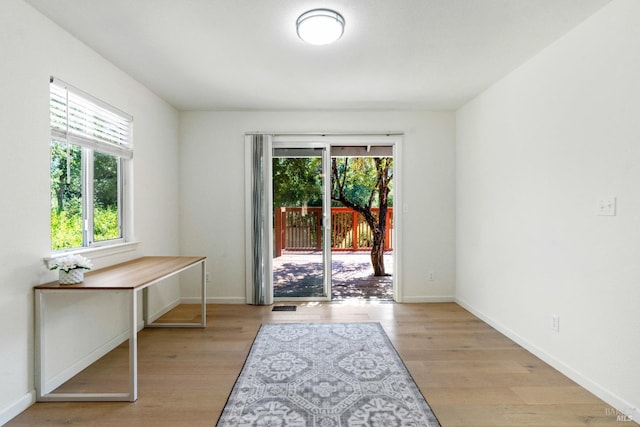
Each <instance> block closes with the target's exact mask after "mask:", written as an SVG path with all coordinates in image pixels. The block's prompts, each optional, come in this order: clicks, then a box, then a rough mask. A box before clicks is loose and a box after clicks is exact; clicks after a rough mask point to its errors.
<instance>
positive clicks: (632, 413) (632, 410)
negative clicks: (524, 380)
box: [455, 298, 640, 421]
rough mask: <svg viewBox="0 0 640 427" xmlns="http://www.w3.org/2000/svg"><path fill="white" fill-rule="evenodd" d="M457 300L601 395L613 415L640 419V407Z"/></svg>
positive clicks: (627, 419)
mask: <svg viewBox="0 0 640 427" xmlns="http://www.w3.org/2000/svg"><path fill="white" fill-rule="evenodd" d="M455 302H456V303H457V304H459V305H460V306H461V307H463V308H464V309H465V310H467V311H469V312H470V313H471V314H473V315H474V316H476V317H478V318H479V319H481V320H482V321H483V322H485V323H487V324H488V325H490V326H491V327H493V328H494V329H496V330H497V331H498V332H500V333H501V334H503V335H504V336H506V337H507V338H509V339H510V340H512V341H514V342H515V343H516V344H518V345H520V346H521V347H523V348H524V349H525V350H527V351H529V352H530V353H532V354H534V355H535V356H536V357H538V358H540V359H542V360H543V361H544V362H545V363H547V364H549V365H550V366H552V367H553V368H554V369H556V370H558V371H560V372H561V373H562V374H564V375H565V376H567V377H568V378H570V379H571V380H573V381H575V382H576V383H578V384H579V385H580V386H582V387H584V388H585V389H587V390H588V391H589V392H591V393H593V394H594V395H596V396H597V397H599V398H600V399H602V400H604V401H605V402H606V403H608V404H609V405H611V407H612V408H613V409H615V411H614V413H613V414H612V416H614V417H616V418H618V417H620V418H624V417H626V419H624V420H623V421H631V420H632V419H633V420H636V421H637V420H640V408H636V407H634V406H633V405H632V404H631V403H629V402H627V401H626V400H624V399H622V398H620V397H619V396H617V395H616V394H615V393H612V392H611V391H609V390H607V389H606V388H604V387H602V386H601V385H600V384H598V383H596V382H594V381H593V380H591V379H590V378H588V377H585V376H584V375H582V374H581V373H580V372H578V371H576V370H574V369H573V368H571V367H570V366H568V365H567V364H565V363H563V362H562V361H561V360H559V359H557V358H555V357H554V356H552V355H550V354H549V353H547V352H546V351H544V350H543V349H541V348H540V347H538V346H536V345H535V344H533V343H531V342H530V341H528V340H527V339H525V338H523V337H521V336H520V335H518V334H517V333H515V332H514V331H512V330H511V329H509V328H507V327H506V326H504V325H503V324H501V323H499V322H497V321H496V320H495V319H493V318H491V317H489V316H487V315H485V314H484V313H483V312H481V311H479V310H476V309H475V308H474V307H473V306H471V305H470V304H467V303H466V302H465V301H463V300H461V299H459V298H456V299H455Z"/></svg>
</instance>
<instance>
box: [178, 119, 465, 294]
mask: <svg viewBox="0 0 640 427" xmlns="http://www.w3.org/2000/svg"><path fill="white" fill-rule="evenodd" d="M248 131H277V132H305V131H306V132H319V131H324V132H354V131H361V132H383V131H402V132H404V134H405V137H404V142H403V148H402V151H403V152H402V156H403V158H402V162H403V163H402V170H401V171H400V174H401V177H402V178H401V179H402V191H403V201H404V203H405V204H407V205H408V207H409V210H408V212H406V213H402V209H401V208H400V209H399V208H397V207H396V215H402V220H403V227H404V229H403V235H402V236H401V246H402V248H401V250H402V252H401V253H402V261H401V262H402V272H401V276H402V283H400V286H402V295H403V300H404V301H407V302H410V301H414V302H416V301H442V300H451V299H452V298H453V292H454V282H455V277H454V269H455V263H454V250H455V249H454V227H455V225H454V217H455V210H454V209H455V207H454V199H455V197H454V121H453V114H452V113H426V112H411V113H409V112H407V113H405V112H183V113H181V114H180V143H181V158H180V162H181V167H180V171H181V175H180V185H181V188H180V196H181V203H180V205H181V213H180V219H181V234H180V242H181V252H182V253H183V254H204V255H206V256H207V257H208V260H207V262H208V270H209V271H211V273H212V275H211V276H212V283H210V284H209V286H208V289H207V296H208V297H209V300H210V301H215V302H235V303H242V302H244V301H245V276H244V275H245V251H244V224H245V223H244V221H245V219H244V215H245V212H244V197H245V196H244V188H245V187H244V185H245V184H244V180H245V170H244V134H245V132H248ZM429 271H434V272H435V280H434V281H432V282H430V281H427V277H428V272H429ZM195 295H197V293H196V290H195V289H183V297H185V298H189V297H193V296H195Z"/></svg>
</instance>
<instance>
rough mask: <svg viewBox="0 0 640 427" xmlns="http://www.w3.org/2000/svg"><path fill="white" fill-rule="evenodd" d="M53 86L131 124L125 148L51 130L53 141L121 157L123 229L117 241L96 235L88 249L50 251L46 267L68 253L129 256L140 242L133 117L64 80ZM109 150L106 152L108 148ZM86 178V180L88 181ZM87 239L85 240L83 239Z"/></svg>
mask: <svg viewBox="0 0 640 427" xmlns="http://www.w3.org/2000/svg"><path fill="white" fill-rule="evenodd" d="M50 84H55V85H57V86H59V87H64V88H65V89H66V90H67V91H69V92H73V93H74V94H76V95H79V96H81V97H83V98H85V99H86V100H88V101H90V102H92V103H94V104H96V105H98V106H99V107H101V108H103V109H105V110H109V111H110V112H112V113H114V114H117V115H119V116H121V117H122V118H124V119H126V120H128V121H129V122H130V123H129V125H130V127H129V135H128V140H127V141H126V143H125V145H118V144H114V143H109V142H106V141H102V142H99V143H98V142H96V141H93V140H91V139H88V138H83V137H82V136H81V135H77V134H74V133H73V132H62V131H60V130H58V129H54V128H51V130H50V139H60V140H66V141H67V143H69V144H74V145H77V146H80V147H81V148H82V149H83V150H84V149H85V148H86V149H90V150H93V151H99V152H103V153H106V154H109V155H113V156H116V157H119V160H120V162H121V167H120V168H119V169H120V172H119V173H120V177H119V180H120V181H121V182H120V186H119V191H121V192H122V194H121V195H120V197H119V200H120V203H121V204H122V208H121V209H120V212H119V214H120V215H121V218H120V227H121V237H120V238H117V239H109V240H104V241H99V242H94V241H93V236H91V238H90V239H88V240H90V242H88V243H87V244H88V245H89V246H82V247H77V248H69V249H62V250H59V251H53V250H52V251H51V256H50V257H46V258H44V260H45V264H46V263H47V262H48V261H49V260H51V259H54V258H57V257H60V256H64V255H69V254H81V255H90V256H91V257H92V258H93V259H96V258H102V257H105V256H111V255H116V254H121V253H126V252H129V251H134V250H136V249H137V248H138V246H139V244H140V242H137V241H133V240H132V237H133V186H132V185H131V178H132V173H133V165H132V158H133V116H131V115H130V114H128V113H125V112H124V111H122V110H120V109H118V108H116V107H113V106H112V105H110V104H108V103H106V102H104V101H102V100H100V99H98V98H95V97H94V96H92V95H90V94H88V93H86V92H84V91H82V90H80V89H78V88H75V87H73V86H72V85H69V84H67V83H65V82H64V81H62V80H60V79H58V78H56V77H53V76H51V77H50ZM105 148H106V149H105ZM92 173H93V172H92V171H90V172H89V177H90V178H91V175H92ZM85 178H86V177H83V179H85ZM85 197H92V195H91V194H89V193H87V194H85ZM92 217H93V212H91V213H89V215H88V220H92ZM83 240H84V239H83Z"/></svg>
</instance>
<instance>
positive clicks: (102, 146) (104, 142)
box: [50, 77, 133, 159]
mask: <svg viewBox="0 0 640 427" xmlns="http://www.w3.org/2000/svg"><path fill="white" fill-rule="evenodd" d="M50 94H51V95H50V96H51V98H50V110H51V118H50V121H51V135H52V137H53V138H54V139H59V140H62V141H67V142H68V143H70V144H76V145H80V146H82V147H86V148H91V149H93V150H97V151H100V152H103V153H107V154H111V155H114V156H119V157H122V158H124V159H131V158H132V157H133V147H132V140H133V118H132V117H131V116H130V115H129V114H127V113H124V112H122V111H120V110H118V109H117V108H115V107H112V106H110V105H109V104H107V103H105V102H102V101H100V100H99V99H96V98H94V97H92V96H91V95H88V94H87V93H85V92H83V91H81V90H80V89H76V88H74V87H73V86H70V85H68V84H66V83H64V82H63V81H61V80H58V79H56V78H53V77H52V78H51V85H50Z"/></svg>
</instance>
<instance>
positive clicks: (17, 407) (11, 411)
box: [0, 390, 36, 426]
mask: <svg viewBox="0 0 640 427" xmlns="http://www.w3.org/2000/svg"><path fill="white" fill-rule="evenodd" d="M35 402H36V391H35V390H32V391H30V392H29V393H27V394H25V395H24V396H22V397H21V398H20V399H18V400H16V401H15V402H13V403H12V404H11V405H9V406H7V407H6V408H2V409H0V426H2V425H5V424H6V423H8V422H9V421H11V420H12V419H13V418H14V417H16V416H18V415H19V414H20V413H21V412H22V411H24V410H25V409H27V408H28V407H29V406H31V405H33V404H34V403H35Z"/></svg>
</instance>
